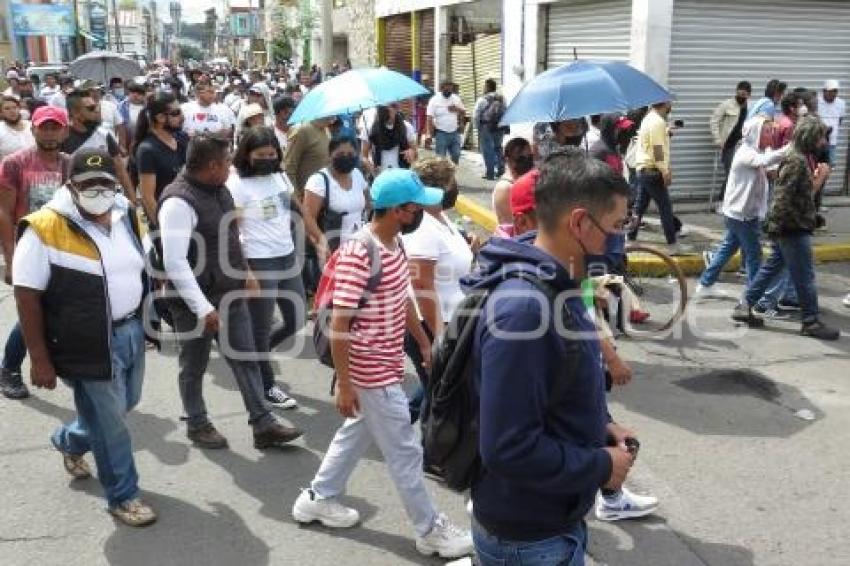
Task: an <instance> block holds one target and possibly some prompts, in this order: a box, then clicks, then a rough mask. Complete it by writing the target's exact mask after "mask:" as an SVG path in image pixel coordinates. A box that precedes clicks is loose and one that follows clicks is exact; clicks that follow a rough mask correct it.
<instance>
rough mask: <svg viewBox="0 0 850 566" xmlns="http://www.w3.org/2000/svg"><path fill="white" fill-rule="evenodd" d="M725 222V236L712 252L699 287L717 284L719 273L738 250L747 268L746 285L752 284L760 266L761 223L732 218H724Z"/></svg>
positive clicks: (756, 220)
mask: <svg viewBox="0 0 850 566" xmlns="http://www.w3.org/2000/svg"><path fill="white" fill-rule="evenodd" d="M724 219H725V221H726V235H725V236H724V238H723V241H722V242H720V245H719V246H718V247H717V250H716V251H715V252H714V257H713V258H712V260H711V265H709V266H708V267H707V268H706V269H705V271H703V272H702V276H701V277H700V278H699V282H700V285H703V286H705V287H708V286H710V285H714V284H715V283H716V282H717V278H718V277H720V271H721V270H722V269H723V266H724V265H726V263H727V262H728V261H729V260H730V259H731V258H732V256H733V255H735V252H737V251H738V250H739V249H740V250H741V254H742V255H743V257H744V261H745V265H746V268H747V284H748V285H749V284H750V283H752V282H753V280H754V279H755V278H756V274H757V273H758V270H759V265H760V264H761V243H760V241H759V235H760V234H761V222H759V220H758V219H754V220H746V221H742V220H736V219H734V218H729V217H728V216H726V217H724Z"/></svg>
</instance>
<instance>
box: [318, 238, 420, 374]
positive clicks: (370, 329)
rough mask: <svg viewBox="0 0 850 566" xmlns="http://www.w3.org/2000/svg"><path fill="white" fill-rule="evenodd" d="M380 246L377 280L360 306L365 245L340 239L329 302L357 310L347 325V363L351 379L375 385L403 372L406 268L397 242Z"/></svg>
mask: <svg viewBox="0 0 850 566" xmlns="http://www.w3.org/2000/svg"><path fill="white" fill-rule="evenodd" d="M375 243H376V244H377V245H378V249H379V250H380V252H381V263H382V273H381V283H380V284H379V285H378V288H377V289H375V292H374V293H372V295H371V296H370V297H369V299H368V301H367V302H366V304H365V305H364V306H363V308H359V304H360V299H361V297H363V294H364V292H365V290H366V282H367V280H368V279H369V274H370V269H371V266H370V265H369V252H368V250H367V249H366V246H365V245H364V244H363V243H362V242H359V241H357V240H350V241H348V242H346V243H345V244H343V246H342V247H341V248H340V251H339V257H338V258H337V264H336V273H335V275H334V277H335V284H334V294H333V306H334V308H342V309H352V310H356V314H355V315H354V321H353V323H352V325H351V347H350V349H349V360H348V367H349V373H350V377H351V382H352V383H353V384H354V385H357V386H358V387H365V388H377V387H386V386H388V385H393V384H396V383H400V382H401V381H402V379H403V376H404V333H405V329H406V327H407V300H408V291H407V289H408V284H409V281H410V272H409V270H408V267H407V259H406V258H405V256H404V252H402V250H401V248H400V247H399V248H396V249H395V250H388V249H387V248H385V247H384V246H383V245H382V244H381V243H380V242H379V241H378V240H377V238H376V239H375Z"/></svg>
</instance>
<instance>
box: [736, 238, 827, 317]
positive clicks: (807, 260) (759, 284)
mask: <svg viewBox="0 0 850 566" xmlns="http://www.w3.org/2000/svg"><path fill="white" fill-rule="evenodd" d="M786 266H787V268H788V273H789V275H790V276H791V281H792V282H793V283H794V287H795V289H796V291H797V298H798V299H799V300H800V311H801V312H802V316H803V323H810V322H815V321H817V320H818V292H817V287H816V286H815V267H814V261H813V258H812V237H811V236H810V235H809V234H795V235H793V236H785V237H781V238H777V240H776V241H775V242H774V243H773V249H772V251H771V254H770V257H768V258H767V261H765V262H764V265H762V266H761V269H760V270H759V272H758V275H756V278H755V280H754V281H753V282H752V284H751V285H749V286H748V287H747V291H746V293H744V300H745V301H746V303H747V304H748V305H750V306H752V305H755V304H756V302H757V301H758V300H759V299H760V298H761V297H762V295H764V292H765V291H766V290H767V288H768V287H769V286H770V285H771V283H774V282H775V280H776V279H777V278H778V277H780V276H781V275H782V270H783V269H784V268H785V267H786Z"/></svg>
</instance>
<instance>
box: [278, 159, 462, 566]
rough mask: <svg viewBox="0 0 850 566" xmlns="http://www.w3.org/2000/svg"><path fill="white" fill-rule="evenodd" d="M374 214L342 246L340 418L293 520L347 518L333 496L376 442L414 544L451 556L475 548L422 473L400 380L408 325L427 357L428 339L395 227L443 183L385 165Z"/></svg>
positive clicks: (413, 220)
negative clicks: (437, 502) (430, 183)
mask: <svg viewBox="0 0 850 566" xmlns="http://www.w3.org/2000/svg"><path fill="white" fill-rule="evenodd" d="M370 194H371V197H372V206H373V209H374V217H373V218H372V221H371V222H370V223H369V224H367V225H366V227H365V228H364V229H363V230H362V231H361V232H359V233H358V234H357V236H355V237H354V238H353V239H351V240H349V241H348V242H346V243H345V244H344V245H343V246H342V247H341V248H340V251H339V255H338V256H337V263H336V274H335V281H336V287H335V289H334V292H333V309H332V314H331V321H330V329H329V332H328V334H329V336H330V341H331V352H332V355H333V361H334V367H335V368H336V376H337V384H336V406H337V409H338V410H339V412H340V413H341V414H342V416H344V417H346V420H345V423H343V425H342V427H341V428H340V429H339V430H338V431H337V432H336V435H335V436H334V439H333V440H332V441H331V445H330V447H328V450H327V452H326V453H325V458H324V460H323V461H322V464H321V466H320V467H319V471H318V472H317V473H316V476H315V478H313V481H312V483H311V485H310V488H309V489H305V490H304V491H302V493H301V495H300V496H299V497H298V499H297V500H296V501H295V505H294V506H293V508H292V516H293V517H294V518H295V520H296V521H298V522H299V523H311V522H313V521H319V522H320V523H322V524H323V525H324V526H326V527H331V528H345V527H353V526H354V525H356V524H357V523H358V522H359V520H360V514H359V513H358V512H357V510H355V509H352V508H349V507H346V506H344V505H342V504H341V503H340V502H339V500H338V499H337V497H338V496H340V495H342V494H343V493H344V492H345V488H346V485H347V484H348V479H349V477H350V476H351V473H352V472H353V471H354V468H355V467H356V465H357V462H358V460H360V458H361V457H362V456H363V453H364V452H365V451H366V449H367V448H368V447H369V444H371V443H372V442H373V441H374V442H375V444H377V445H378V448H379V449H380V451H381V453H382V454H383V456H384V460H385V461H386V463H387V468H388V469H389V472H390V477H391V478H392V480H393V483H394V484H395V486H396V489H397V491H398V494H399V496H400V497H401V499H402V501H403V502H404V508H405V510H406V511H407V515H408V517H409V519H410V522H411V523H413V528H414V530H415V532H416V549H417V550H418V551H419V552H420V553H422V554H425V555H431V554H439V555H440V556H441V557H443V558H457V557H460V556H465V555H466V554H468V553H470V552H471V551H472V539H471V537H470V535H469V533H468V532H465V531H462V530H460V529H458V528H457V527H455V526H454V525H452V524H451V523H450V522H449V521H448V519H447V518H446V516H445V515H443V514H441V513H438V512H437V510H436V508H435V507H434V503H433V500H432V499H431V496H430V494H429V493H428V490H427V489H426V487H425V481H424V476H423V472H422V445H421V443H420V442H419V441H418V440H417V438H416V433H415V431H414V429H413V425H412V424H411V423H410V411H409V409H408V401H407V396H406V395H405V393H404V390H403V389H402V387H401V383H402V381H403V379H404V333H405V328H407V330H408V331H409V332H410V333H411V334H412V335H413V337H414V339H415V341H416V344H417V345H418V347H419V350H420V351H421V354H422V359H423V364H422V365H423V366H424V367H426V368H428V367H430V363H431V343H430V341H429V340H428V337H427V336H426V334H425V331H424V330H423V328H422V325H421V323H420V322H419V317H418V316H417V313H416V307H415V305H414V304H413V299H412V298H411V297H410V295H409V293H408V287H409V285H410V273H409V270H408V264H407V258H406V256H405V253H404V251H403V250H402V246H401V244H400V241H399V234H401V233H404V234H409V233H412V232H413V231H415V230H416V228H417V227H419V225H420V224H421V223H422V219H423V218H424V215H425V207H429V206H436V205H439V204H440V203H441V202H442V200H443V191H442V190H440V189H436V188H432V187H426V186H425V185H424V184H423V183H422V181H421V180H420V179H419V176H418V175H416V173H414V172H413V171H410V170H408V169H389V170H387V171H384V172H383V173H381V174H380V175H378V177H377V178H376V179H375V182H374V184H373V185H372V187H371V189H370ZM370 258H374V262H376V263H377V262H378V261H380V264H381V265H380V270H381V281H380V283H378V286H377V287H376V288H375V290H374V291H373V292H371V293H369V292H368V291H367V285H368V280H369V279H370V277H371V276H372V273H373V270H376V269H378V267H375V266H373V265H372V263H371V262H372V261H373V260H372V259H370Z"/></svg>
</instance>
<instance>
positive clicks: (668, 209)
mask: <svg viewBox="0 0 850 566" xmlns="http://www.w3.org/2000/svg"><path fill="white" fill-rule="evenodd" d="M637 178H638V179H637V187H638V194H637V201H636V202H635V213H636V214H637V224H636V225H635V226H636V227H635V229H634V231H633V232H631V233H630V234H629V239H630V240H634V239H636V238H637V233H638V228H639V227H640V221H641V220H642V219H643V215H644V213H645V212H646V209H647V208H648V207H649V201H650V200H654V201H655V204H656V205H657V206H658V214H659V216H660V217H661V227H662V228H663V229H664V237H665V238H666V239H667V243H668V244H675V243H676V221H675V220H674V219H673V204H672V203H671V202H670V192H669V191H668V190H667V187H665V186H664V180H663V178H662V176H661V173H659V172H657V171H638V174H637Z"/></svg>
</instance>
